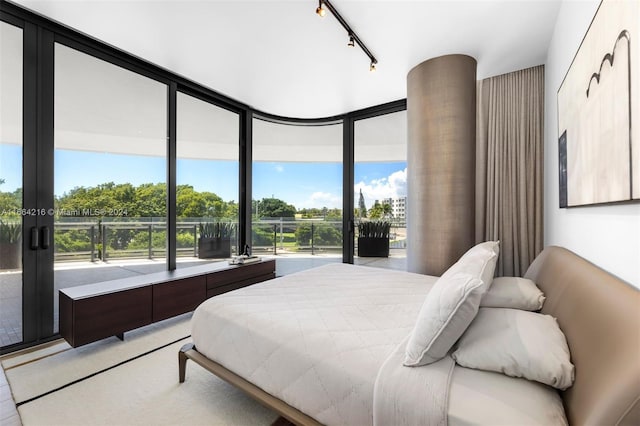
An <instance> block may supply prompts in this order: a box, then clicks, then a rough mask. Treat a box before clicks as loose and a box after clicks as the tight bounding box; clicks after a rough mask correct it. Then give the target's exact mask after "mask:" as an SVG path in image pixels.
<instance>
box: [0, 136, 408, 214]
mask: <svg viewBox="0 0 640 426" xmlns="http://www.w3.org/2000/svg"><path fill="white" fill-rule="evenodd" d="M21 148H22V147H20V146H16V145H6V144H2V145H0V179H5V184H3V185H1V186H0V191H5V192H8V191H13V190H15V189H16V188H17V187H19V186H21V171H22V157H21ZM54 170H55V177H54V193H55V194H56V196H61V195H63V194H64V193H65V192H68V191H69V190H71V189H73V188H75V187H77V186H85V187H89V186H96V185H98V184H101V183H106V182H115V183H116V184H118V183H127V182H128V183H131V184H133V185H134V186H137V185H140V184H143V183H158V182H165V181H166V167H165V159H164V158H161V157H141V156H129V155H119V154H109V153H96V152H82V151H69V150H56V151H55V169H54ZM406 174H407V173H406V163H405V162H393V163H357V164H356V165H355V185H354V192H355V194H356V199H355V200H356V203H357V200H358V198H357V197H358V194H359V191H360V189H361V190H362V193H363V195H364V197H365V203H366V205H367V207H368V208H370V207H371V206H372V205H373V203H374V201H375V200H376V199H377V200H381V199H383V198H390V197H391V198H395V197H401V196H406ZM177 183H178V184H179V185H180V184H189V185H192V186H193V187H194V189H195V190H196V191H210V192H214V193H216V194H218V195H219V196H220V197H222V199H223V200H225V201H231V200H234V201H237V200H238V194H237V191H238V189H237V188H238V163H237V162H233V161H211V160H180V159H179V160H178V169H177ZM269 197H275V198H279V199H281V200H284V201H285V202H287V203H289V204H293V205H294V206H295V207H296V208H298V209H302V208H312V207H316V208H322V207H327V208H340V209H341V208H342V164H341V163H291V162H286V163H285V162H283V163H277V162H256V163H254V165H253V198H254V199H262V198H269Z"/></svg>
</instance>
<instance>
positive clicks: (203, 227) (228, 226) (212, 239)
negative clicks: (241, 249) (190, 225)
mask: <svg viewBox="0 0 640 426" xmlns="http://www.w3.org/2000/svg"><path fill="white" fill-rule="evenodd" d="M232 234H233V224H232V223H227V222H204V223H200V238H198V258H199V259H217V258H226V257H231V235H232Z"/></svg>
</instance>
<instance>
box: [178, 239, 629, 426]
mask: <svg viewBox="0 0 640 426" xmlns="http://www.w3.org/2000/svg"><path fill="white" fill-rule="evenodd" d="M526 277H527V278H529V279H531V280H533V281H535V282H536V284H537V285H538V287H539V288H540V289H541V290H542V291H543V292H544V293H545V296H546V301H545V302H544V306H543V309H542V313H544V314H548V315H552V316H553V317H555V318H557V322H558V323H559V325H560V327H561V329H562V331H563V332H564V334H565V336H566V341H567V343H568V346H569V348H570V350H571V361H572V362H573V364H574V365H575V371H576V374H575V382H574V383H573V386H571V387H570V388H569V389H568V390H566V391H563V392H558V391H556V390H555V389H552V388H550V387H549V386H546V385H541V384H540V383H537V382H534V381H530V380H526V379H524V378H513V377H507V376H506V375H504V374H501V373H497V372H488V371H481V370H477V369H471V368H464V367H461V366H459V365H454V366H453V367H449V366H448V365H444V364H443V373H442V374H443V376H442V377H446V376H447V374H448V375H449V380H450V382H449V391H448V395H447V396H446V397H444V398H443V399H440V402H437V401H436V402H434V404H436V405H438V404H440V405H442V407H435V408H441V409H442V410H444V411H445V413H444V415H445V417H446V421H445V422H444V423H446V424H449V425H451V426H456V425H468V424H498V423H502V424H514V423H517V424H564V423H566V422H567V421H568V423H569V424H578V425H581V424H621V425H622V424H638V423H639V422H640V403H639V402H638V400H639V398H640V362H639V361H638V360H639V359H640V335H639V331H638V330H639V326H640V318H639V313H638V312H640V311H639V308H640V293H639V292H638V291H637V290H636V289H633V288H632V287H630V286H629V285H627V284H625V283H624V282H622V281H621V280H619V279H617V278H615V277H613V276H611V275H610V274H607V273H606V272H604V271H603V270H601V269H600V268H598V267H596V266H594V265H592V264H590V263H589V262H586V261H585V260H584V259H581V258H580V257H578V256H577V255H575V254H573V253H571V252H569V251H568V250H565V249H562V248H559V247H549V248H547V249H545V250H544V251H543V252H542V253H541V254H540V255H539V256H538V257H537V259H536V260H535V261H534V262H533V264H532V265H531V267H530V268H529V270H528V271H527V274H526ZM437 280H438V277H430V276H425V275H419V274H411V273H406V272H400V271H388V270H381V269H372V268H366V267H358V266H354V265H343V264H333V265H327V266H323V267H319V268H314V269H311V270H308V271H303V272H300V273H296V274H291V275H288V276H284V277H280V278H277V279H275V280H271V281H268V282H265V283H262V284H257V285H254V286H251V287H248V288H245V289H241V290H237V291H234V292H230V293H227V294H225V295H222V296H218V297H216V298H213V299H210V300H209V301H207V302H205V303H204V304H203V305H201V307H199V308H198V309H197V310H196V312H195V313H194V318H193V323H192V338H193V342H194V343H193V344H188V345H185V347H183V348H182V350H181V351H180V353H179V376H180V382H184V380H185V377H186V363H187V360H188V359H191V360H193V361H195V362H196V363H198V364H200V365H201V366H203V367H205V368H206V369H207V370H209V371H211V372H212V373H214V374H216V375H218V376H220V377H221V378H223V379H225V380H227V381H229V382H231V383H232V384H234V385H236V386H238V387H239V388H241V389H242V390H244V391H246V392H247V393H249V394H250V395H251V396H253V397H254V398H256V399H257V400H258V401H260V402H262V403H264V404H266V405H268V406H269V407H271V408H273V409H274V410H276V411H277V412H279V413H280V414H281V415H282V416H284V417H285V418H287V419H289V420H290V421H292V422H294V423H296V424H354V425H360V424H374V423H375V424H384V423H388V422H390V421H392V422H393V423H396V424H400V423H404V424H415V423H431V421H430V420H424V419H427V418H428V417H424V418H423V417H416V416H422V415H424V416H429V413H420V410H419V409H416V407H421V405H424V404H422V403H421V402H422V401H424V400H425V399H432V398H429V397H426V398H425V395H424V394H421V393H420V392H422V389H423V388H428V387H430V384H431V383H432V382H433V380H432V379H431V378H429V379H425V377H418V378H416V376H417V375H418V376H419V374H418V373H420V374H422V373H424V372H425V371H429V369H426V368H424V367H419V368H415V369H412V368H407V367H403V366H402V360H401V358H402V357H403V356H404V348H405V346H406V345H407V336H408V335H410V334H411V332H412V329H413V327H414V324H415V322H416V317H417V316H418V315H419V313H420V310H421V306H422V302H423V300H424V299H425V296H426V295H427V294H428V293H429V292H430V290H431V289H432V288H433V287H434V285H435V284H436V282H437ZM431 365H432V366H435V367H430V368H431V369H432V370H437V369H438V368H439V367H437V366H438V365H440V362H435V363H434V364H431ZM451 365H453V364H451ZM447 369H449V370H447ZM386 370H393V374H392V375H391V376H390V377H394V378H395V380H396V382H395V383H393V382H391V387H387V388H385V387H383V386H382V385H381V384H380V383H385V382H384V380H383V378H384V377H383V376H382V375H383V374H384V372H385V371H386ZM447 371H448V373H447ZM436 374H440V373H438V372H436ZM402 375H404V376H402ZM431 377H436V378H437V377H440V376H437V375H436V376H431ZM398 378H399V380H398ZM425 380H426V381H425ZM393 386H395V388H398V389H401V390H402V389H403V392H404V394H403V395H402V398H403V399H402V400H400V401H394V400H391V403H389V402H388V398H387V395H388V394H385V393H384V392H389V391H388V388H393ZM381 389H383V390H384V392H383V391H382V390H381ZM431 392H432V394H437V393H438V390H437V389H435V390H431ZM380 394H382V397H381V396H380ZM396 397H397V396H396ZM433 399H434V400H437V398H433ZM378 400H380V401H379V402H377V401H378ZM385 403H386V404H387V405H390V406H392V407H391V410H393V409H394V407H395V408H397V407H404V408H403V409H402V410H399V409H398V411H400V413H401V418H400V417H395V418H393V420H389V418H384V417H381V416H380V414H379V411H380V408H379V406H384V405H385ZM376 410H378V411H376ZM383 411H384V410H383ZM402 413H411V415H410V416H407V417H402V416H403V414H402ZM376 415H377V421H375V420H376V419H375V417H376ZM396 416H397V413H396ZM565 416H566V417H565ZM381 419H382V420H381ZM417 419H422V420H417ZM498 420H499V421H498ZM435 423H442V422H441V420H438V421H435ZM444 423H442V424H444Z"/></svg>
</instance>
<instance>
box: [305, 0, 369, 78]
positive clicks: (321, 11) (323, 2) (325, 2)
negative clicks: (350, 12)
mask: <svg viewBox="0 0 640 426" xmlns="http://www.w3.org/2000/svg"><path fill="white" fill-rule="evenodd" d="M323 6H326V8H327V9H329V11H330V12H331V13H332V14H333V16H335V17H336V19H337V20H338V22H339V23H340V25H342V27H343V28H344V29H345V30H346V31H347V34H348V35H349V43H347V46H349V47H355V45H356V43H357V44H358V46H360V49H362V51H363V52H364V53H365V55H367V56H368V57H369V59H370V60H371V63H370V65H369V71H375V70H376V64H377V63H378V60H377V59H376V58H375V56H373V53H371V51H370V50H369V49H367V46H365V45H364V43H363V42H362V40H360V37H358V35H357V34H356V33H355V32H354V31H353V30H352V29H351V27H350V26H349V24H347V21H345V20H344V18H343V17H342V15H340V13H338V11H337V10H336V8H335V7H333V5H332V4H331V2H330V1H329V0H318V8H317V9H316V13H317V14H318V16H320V17H324V15H325V14H326V10H325V8H324V7H323Z"/></svg>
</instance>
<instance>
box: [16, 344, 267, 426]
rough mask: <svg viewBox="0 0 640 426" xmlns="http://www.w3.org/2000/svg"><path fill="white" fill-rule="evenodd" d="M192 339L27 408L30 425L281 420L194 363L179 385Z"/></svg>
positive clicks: (22, 412)
mask: <svg viewBox="0 0 640 426" xmlns="http://www.w3.org/2000/svg"><path fill="white" fill-rule="evenodd" d="M185 342H188V339H185V340H184V341H183V342H177V343H174V344H172V345H169V346H167V347H165V348H163V349H160V350H157V351H155V352H152V353H150V354H148V355H145V356H142V357H139V358H137V359H135V360H133V361H130V362H127V363H125V364H122V365H119V366H117V367H115V368H112V369H110V370H108V371H105V372H103V373H100V374H97V375H95V376H93V377H90V378H88V379H85V380H82V381H79V382H77V383H75V384H73V385H71V386H68V387H65V388H64V389H61V390H58V391H56V392H53V393H50V394H48V395H46V396H43V397H40V398H38V399H35V400H33V401H30V402H27V403H23V404H22V405H20V406H19V407H18V412H19V413H20V417H21V418H22V423H23V425H25V426H31V425H180V424H182V425H265V426H268V425H271V424H272V423H273V422H275V421H276V420H277V419H278V415H277V414H276V413H275V412H273V411H271V410H269V409H268V408H265V407H263V406H262V405H260V404H258V403H257V402H255V401H254V400H253V399H251V398H249V397H248V396H246V395H245V394H244V393H243V392H241V391H240V390H238V389H237V388H235V387H234V386H232V385H229V384H227V383H226V382H224V381H222V380H221V379H218V378H217V377H216V376H214V375H212V374H211V373H209V372H207V371H206V370H204V369H203V368H201V367H200V366H198V365H197V364H196V363H194V362H189V363H188V364H187V378H186V381H185V382H184V383H182V384H180V383H178V350H179V349H180V347H181V346H182V345H183V344H184V343H185Z"/></svg>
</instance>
